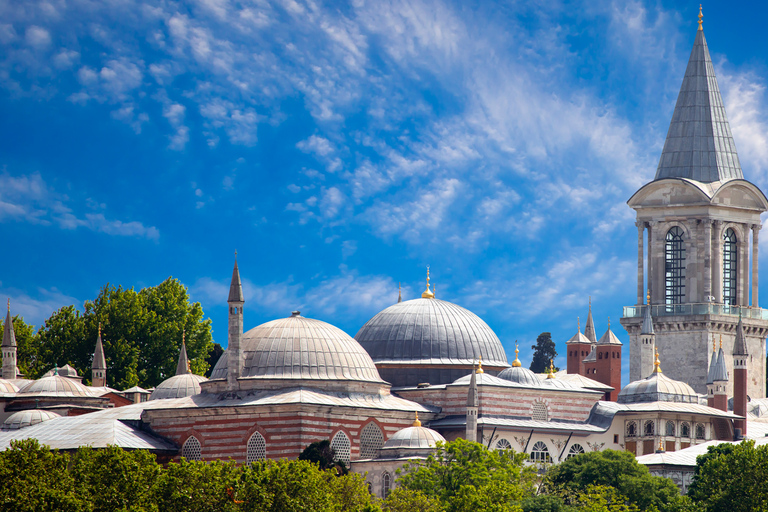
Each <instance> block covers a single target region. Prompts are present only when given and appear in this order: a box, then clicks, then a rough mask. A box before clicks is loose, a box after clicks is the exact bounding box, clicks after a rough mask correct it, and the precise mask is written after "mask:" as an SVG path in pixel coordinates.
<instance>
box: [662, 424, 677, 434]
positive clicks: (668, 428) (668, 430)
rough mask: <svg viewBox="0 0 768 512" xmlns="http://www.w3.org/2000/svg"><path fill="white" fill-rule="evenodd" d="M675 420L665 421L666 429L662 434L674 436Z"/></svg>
mask: <svg viewBox="0 0 768 512" xmlns="http://www.w3.org/2000/svg"><path fill="white" fill-rule="evenodd" d="M675 430H676V429H675V422H674V421H667V424H666V431H665V433H664V435H666V436H669V437H675Z"/></svg>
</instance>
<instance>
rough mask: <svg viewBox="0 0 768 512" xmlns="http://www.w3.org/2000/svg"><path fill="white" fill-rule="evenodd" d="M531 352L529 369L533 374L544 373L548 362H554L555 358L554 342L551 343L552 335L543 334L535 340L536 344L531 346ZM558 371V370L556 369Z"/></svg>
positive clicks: (547, 367)
mask: <svg viewBox="0 0 768 512" xmlns="http://www.w3.org/2000/svg"><path fill="white" fill-rule="evenodd" d="M531 349H532V350H533V359H532V360H531V366H530V369H531V371H532V372H534V373H544V372H546V371H547V370H548V369H549V363H550V361H554V359H555V358H556V357H557V350H555V342H554V341H552V334H551V333H548V332H543V333H541V334H539V336H538V337H537V338H536V344H535V345H531ZM556 370H559V368H556Z"/></svg>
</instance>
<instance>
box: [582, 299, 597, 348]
mask: <svg viewBox="0 0 768 512" xmlns="http://www.w3.org/2000/svg"><path fill="white" fill-rule="evenodd" d="M584 336H586V337H587V339H589V341H591V342H592V343H595V342H597V333H595V321H594V320H592V297H590V298H589V314H588V315H587V325H586V326H585V327H584Z"/></svg>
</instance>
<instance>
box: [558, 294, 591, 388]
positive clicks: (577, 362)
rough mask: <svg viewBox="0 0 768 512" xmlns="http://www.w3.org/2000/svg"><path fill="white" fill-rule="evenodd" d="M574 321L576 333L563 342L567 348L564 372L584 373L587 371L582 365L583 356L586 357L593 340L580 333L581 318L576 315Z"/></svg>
mask: <svg viewBox="0 0 768 512" xmlns="http://www.w3.org/2000/svg"><path fill="white" fill-rule="evenodd" d="M590 307H591V306H590ZM576 323H577V327H578V330H577V331H576V334H574V335H573V337H571V339H569V340H568V341H566V342H565V345H566V347H567V348H568V359H567V360H566V361H567V362H566V373H575V374H578V375H586V374H587V371H586V368H585V367H584V358H585V357H587V356H588V355H589V352H590V350H592V343H593V342H592V340H590V339H589V338H587V336H586V335H584V334H582V333H581V320H580V319H579V318H578V317H577V318H576Z"/></svg>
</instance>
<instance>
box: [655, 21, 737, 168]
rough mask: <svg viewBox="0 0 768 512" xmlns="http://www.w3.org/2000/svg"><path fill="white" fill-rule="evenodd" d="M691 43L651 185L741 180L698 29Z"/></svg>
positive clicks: (707, 53)
mask: <svg viewBox="0 0 768 512" xmlns="http://www.w3.org/2000/svg"><path fill="white" fill-rule="evenodd" d="M699 16H700V18H699V29H698V30H697V31H696V39H695V41H694V43H693V49H692V50H691V56H690V58H689V60H688V67H687V68H686V70H685V77H684V78H683V84H682V86H681V87H680V94H679V95H678V97H677V103H676V104H675V111H674V113H673V114H672V121H671V122H670V124H669V131H668V132H667V139H666V141H665V142H664V149H663V151H662V153H661V158H660V159H659V166H658V168H657V170H656V177H655V179H657V180H660V179H663V178H689V179H692V180H696V181H699V182H702V183H712V182H713V181H725V180H730V179H735V178H739V179H743V178H744V174H743V173H742V170H741V164H740V163H739V156H738V154H737V153H736V145H735V144H734V142H733V135H732V134H731V127H730V125H729V124H728V118H727V117H726V114H725V107H724V105H723V98H722V97H721V96H720V88H719V87H718V85H717V77H715V68H714V67H713V66H712V58H711V57H710V55H709V48H708V47H707V40H706V38H705V37H704V30H703V29H702V25H701V18H702V17H703V16H702V15H701V14H699Z"/></svg>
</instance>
